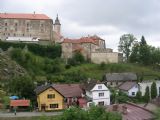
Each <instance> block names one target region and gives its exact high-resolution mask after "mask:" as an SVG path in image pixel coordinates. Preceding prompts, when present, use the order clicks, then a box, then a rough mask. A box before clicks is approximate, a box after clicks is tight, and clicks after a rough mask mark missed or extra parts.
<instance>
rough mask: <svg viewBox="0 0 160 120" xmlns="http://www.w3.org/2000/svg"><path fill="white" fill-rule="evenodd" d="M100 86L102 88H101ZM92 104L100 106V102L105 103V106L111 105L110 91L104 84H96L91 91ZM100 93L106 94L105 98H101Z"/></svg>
mask: <svg viewBox="0 0 160 120" xmlns="http://www.w3.org/2000/svg"><path fill="white" fill-rule="evenodd" d="M98 86H101V88H99V87H98ZM91 93H92V102H93V103H94V104H95V105H98V103H99V102H104V105H105V106H106V105H110V91H109V89H108V88H107V87H106V86H105V85H104V84H96V85H95V86H94V88H93V89H92V90H91ZM99 93H104V96H99Z"/></svg>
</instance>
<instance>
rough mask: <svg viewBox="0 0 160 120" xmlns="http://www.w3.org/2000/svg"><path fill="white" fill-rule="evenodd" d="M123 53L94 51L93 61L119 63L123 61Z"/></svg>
mask: <svg viewBox="0 0 160 120" xmlns="http://www.w3.org/2000/svg"><path fill="white" fill-rule="evenodd" d="M121 58H122V54H120V53H116V52H111V53H107V52H92V53H91V61H92V62H93V63H96V64H100V63H102V62H104V63H119V62H122V59H121Z"/></svg>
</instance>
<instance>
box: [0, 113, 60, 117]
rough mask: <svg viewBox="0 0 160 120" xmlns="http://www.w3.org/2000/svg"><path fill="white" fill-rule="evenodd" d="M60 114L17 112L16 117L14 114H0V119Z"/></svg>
mask: <svg viewBox="0 0 160 120" xmlns="http://www.w3.org/2000/svg"><path fill="white" fill-rule="evenodd" d="M61 114H62V112H17V115H14V113H3V112H0V117H34V116H43V115H45V116H54V115H61Z"/></svg>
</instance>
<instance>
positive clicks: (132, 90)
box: [118, 82, 139, 97]
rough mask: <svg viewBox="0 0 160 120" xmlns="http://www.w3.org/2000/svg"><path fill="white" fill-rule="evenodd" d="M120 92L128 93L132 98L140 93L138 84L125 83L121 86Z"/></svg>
mask: <svg viewBox="0 0 160 120" xmlns="http://www.w3.org/2000/svg"><path fill="white" fill-rule="evenodd" d="M118 88H119V90H120V91H122V92H124V93H126V94H127V95H128V96H130V97H135V96H136V94H137V92H138V91H139V87H138V84H137V83H136V82H125V83H123V84H121V85H120V86H119V87H118Z"/></svg>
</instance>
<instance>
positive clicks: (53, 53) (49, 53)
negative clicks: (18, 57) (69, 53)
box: [0, 41, 62, 59]
mask: <svg viewBox="0 0 160 120" xmlns="http://www.w3.org/2000/svg"><path fill="white" fill-rule="evenodd" d="M25 46H27V48H28V50H29V51H30V52H32V53H34V54H35V55H38V56H42V57H48V58H51V59H54V58H57V57H61V52H62V50H61V46H60V45H59V44H55V45H40V44H34V43H32V44H31V43H12V42H4V41H0V48H1V49H2V50H4V51H6V50H8V48H10V47H13V48H21V49H23V48H24V47H25Z"/></svg>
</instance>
